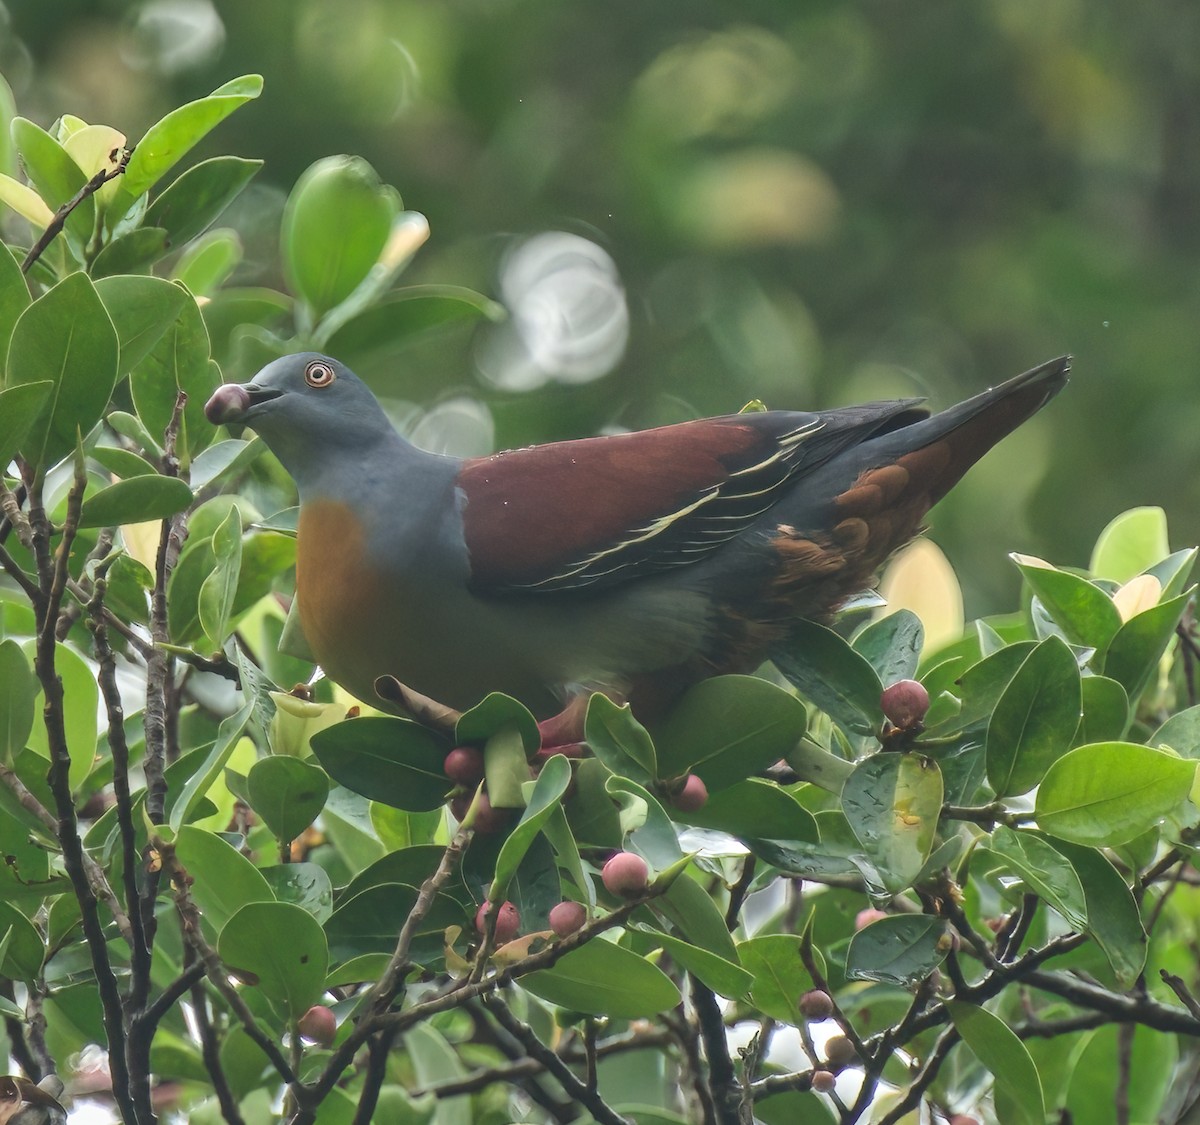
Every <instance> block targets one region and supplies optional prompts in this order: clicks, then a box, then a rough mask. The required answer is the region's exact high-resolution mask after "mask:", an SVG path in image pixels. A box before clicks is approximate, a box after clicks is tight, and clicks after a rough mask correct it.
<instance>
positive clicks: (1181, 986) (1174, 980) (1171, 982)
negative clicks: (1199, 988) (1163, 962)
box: [1158, 969, 1200, 1020]
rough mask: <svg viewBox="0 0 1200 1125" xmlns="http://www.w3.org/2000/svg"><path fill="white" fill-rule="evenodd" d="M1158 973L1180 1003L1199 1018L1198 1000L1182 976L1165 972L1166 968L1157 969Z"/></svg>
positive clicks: (1199, 1005) (1199, 1007) (1199, 1006)
mask: <svg viewBox="0 0 1200 1125" xmlns="http://www.w3.org/2000/svg"><path fill="white" fill-rule="evenodd" d="M1158 975H1159V976H1160V977H1161V978H1162V980H1163V983H1164V984H1165V985H1166V986H1167V987H1168V988H1169V989H1170V990H1171V991H1172V992H1174V993H1175V995H1176V996H1178V997H1179V1001H1180V1003H1181V1004H1182V1005H1183V1006H1184V1007H1185V1008H1187V1010H1188V1011H1189V1012H1191V1013H1192V1015H1193V1016H1195V1017H1196V1019H1198V1020H1200V1001H1197V999H1196V997H1195V996H1193V995H1192V990H1191V989H1190V988H1188V986H1187V984H1186V983H1185V981H1184V979H1183V977H1177V976H1176V975H1175V974H1174V973H1169V972H1167V970H1166V969H1159V970H1158Z"/></svg>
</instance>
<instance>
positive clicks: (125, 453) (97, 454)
mask: <svg viewBox="0 0 1200 1125" xmlns="http://www.w3.org/2000/svg"><path fill="white" fill-rule="evenodd" d="M88 456H89V457H90V458H92V460H93V461H99V462H100V464H101V465H103V466H104V468H106V469H107V470H108V471H109V472H110V473H111V474H112V475H113V476H115V477H119V478H120V479H121V480H125V479H127V478H129V477H144V476H153V475H154V474H156V473H157V472H158V470H157V469H156V468H155V467H154V466H153V465H152V464H150V462H149V461H147V460H146V458H145V457H140V456H138V454H136V453H134V452H133V451H132V450H129V449H123V448H122V447H121V446H119V445H97V446H93V447H92V448H91V449H89V450H88Z"/></svg>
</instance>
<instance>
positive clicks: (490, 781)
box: [483, 726, 529, 809]
mask: <svg viewBox="0 0 1200 1125" xmlns="http://www.w3.org/2000/svg"><path fill="white" fill-rule="evenodd" d="M525 753H526V749H525V744H524V742H523V741H522V739H521V734H520V732H519V731H518V730H517V728H516V727H515V726H505V727H501V728H500V729H499V730H497V731H496V732H495V733H494V734H492V735H491V736H490V737H489V738H488V740H487V742H486V743H485V744H484V747H483V766H484V773H485V775H486V777H487V792H488V799H489V800H490V801H491V803H492V807H493V808H498V809H519V808H522V807H523V806H524V804H525V796H524V792H525V785H526V784H527V783H528V781H529V764H528V761H527V759H526V757H525Z"/></svg>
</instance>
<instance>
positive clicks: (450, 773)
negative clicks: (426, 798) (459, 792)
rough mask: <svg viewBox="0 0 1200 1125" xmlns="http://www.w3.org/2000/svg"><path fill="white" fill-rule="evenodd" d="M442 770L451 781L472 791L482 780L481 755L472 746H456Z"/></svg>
mask: <svg viewBox="0 0 1200 1125" xmlns="http://www.w3.org/2000/svg"><path fill="white" fill-rule="evenodd" d="M442 768H443V770H444V771H445V773H446V776H447V777H448V778H449V779H450V780H451V781H453V782H455V783H456V784H458V785H465V786H467V787H468V788H469V789H474V788H475V786H476V785H478V784H479V783H480V782H481V781H482V780H483V755H482V754H481V753H480V752H479V751H478V750H476V749H475V747H474V746H456V747H455V748H454V749H453V750H451V751H450V753H449V754H447V755H446V761H445V764H444V765H443V767H442Z"/></svg>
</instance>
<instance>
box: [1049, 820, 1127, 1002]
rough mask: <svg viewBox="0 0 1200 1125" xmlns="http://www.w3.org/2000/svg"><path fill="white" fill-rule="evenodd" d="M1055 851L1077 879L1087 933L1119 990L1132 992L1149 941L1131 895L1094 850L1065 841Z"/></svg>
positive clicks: (1115, 873)
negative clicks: (1060, 854)
mask: <svg viewBox="0 0 1200 1125" xmlns="http://www.w3.org/2000/svg"><path fill="white" fill-rule="evenodd" d="M1054 847H1055V849H1056V850H1057V851H1059V852H1061V853H1062V854H1063V855H1064V856H1066V858H1067V860H1068V861H1069V862H1070V864H1071V866H1072V867H1074V868H1075V872H1076V874H1077V875H1078V876H1079V882H1080V884H1081V886H1082V887H1083V893H1084V897H1085V899H1086V906H1087V932H1088V933H1089V934H1091V935H1092V937H1094V938H1095V939H1096V943H1097V944H1098V945H1099V946H1100V948H1101V949H1102V950H1104V955H1105V957H1107V958H1108V963H1109V965H1111V966H1112V971H1113V975H1114V977H1115V978H1116V984H1117V986H1118V987H1119V988H1132V987H1133V984H1134V982H1135V981H1136V980H1137V978H1138V976H1139V975H1140V974H1141V972H1142V970H1143V969H1144V968H1145V966H1146V953H1147V950H1148V947H1149V940H1148V939H1147V937H1146V931H1145V930H1144V929H1143V928H1142V919H1141V916H1140V914H1139V912H1138V906H1137V902H1136V901H1135V900H1134V897H1133V892H1132V891H1130V889H1129V887H1128V886H1126V884H1125V880H1124V879H1122V878H1121V876H1120V874H1119V873H1118V872H1117V869H1116V868H1115V867H1113V865H1112V864H1111V863H1109V861H1108V860H1107V859H1106V858H1105V856H1104V854H1103V853H1102V852H1099V851H1097V850H1096V849H1095V848H1084V847H1080V846H1079V845H1078V844H1072V843H1069V842H1068V841H1066V840H1056V841H1055V842H1054Z"/></svg>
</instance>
